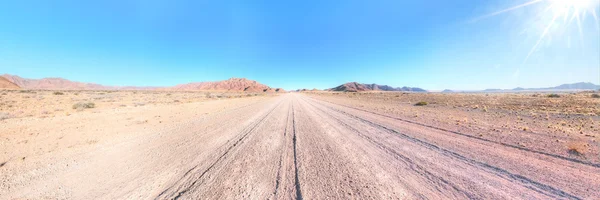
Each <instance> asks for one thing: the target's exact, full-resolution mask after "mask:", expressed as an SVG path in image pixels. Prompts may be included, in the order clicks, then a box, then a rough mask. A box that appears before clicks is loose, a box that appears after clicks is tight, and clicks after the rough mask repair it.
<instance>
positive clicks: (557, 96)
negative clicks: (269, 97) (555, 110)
mask: <svg viewBox="0 0 600 200" xmlns="http://www.w3.org/2000/svg"><path fill="white" fill-rule="evenodd" d="M547 97H549V98H559V97H560V95H558V94H549V95H548V96H547Z"/></svg>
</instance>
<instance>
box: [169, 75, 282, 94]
mask: <svg viewBox="0 0 600 200" xmlns="http://www.w3.org/2000/svg"><path fill="white" fill-rule="evenodd" d="M168 89H173V90H218V91H246V92H284V90H283V89H281V88H271V87H269V86H267V85H263V84H261V83H259V82H257V81H253V80H248V79H245V78H230V79H227V80H224V81H214V82H197V83H188V84H181V85H176V86H174V87H171V88H168Z"/></svg>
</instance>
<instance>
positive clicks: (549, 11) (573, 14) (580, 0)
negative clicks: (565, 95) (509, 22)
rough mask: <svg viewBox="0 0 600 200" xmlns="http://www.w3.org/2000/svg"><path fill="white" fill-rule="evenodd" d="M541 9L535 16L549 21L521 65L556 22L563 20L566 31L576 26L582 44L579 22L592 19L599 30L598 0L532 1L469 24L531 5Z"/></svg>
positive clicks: (488, 15)
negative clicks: (538, 6)
mask: <svg viewBox="0 0 600 200" xmlns="http://www.w3.org/2000/svg"><path fill="white" fill-rule="evenodd" d="M540 4H541V6H542V8H544V9H541V10H540V11H539V13H537V14H536V16H537V17H539V18H542V17H545V18H546V19H550V20H549V21H548V22H547V23H546V25H545V28H544V29H543V31H542V32H541V34H540V36H539V38H538V40H537V42H536V43H535V45H534V46H533V47H532V48H531V50H530V51H529V53H528V54H527V56H526V57H525V60H524V61H523V63H526V62H527V60H528V59H529V57H530V56H531V55H532V54H533V53H534V52H535V51H536V50H537V49H538V46H539V45H540V43H541V42H542V41H543V40H544V38H546V36H548V34H549V32H550V28H551V27H553V26H554V27H556V26H557V25H558V24H557V23H555V22H556V21H557V20H563V21H564V23H562V24H563V26H562V27H561V28H563V29H567V28H570V27H572V26H570V25H571V24H573V23H576V24H577V29H578V32H579V37H580V38H581V41H582V43H583V30H582V29H583V28H582V26H581V22H582V21H583V20H585V19H586V18H587V17H591V18H593V20H595V22H596V29H600V25H598V24H599V23H598V15H597V14H596V9H598V6H599V5H600V0H532V1H528V2H525V3H522V4H519V5H516V6H513V7H510V8H507V9H503V10H500V11H497V12H493V13H490V14H487V15H484V16H481V17H479V18H476V19H474V20H472V21H471V22H476V21H479V20H481V19H484V18H488V17H492V16H495V15H499V14H503V13H506V12H510V11H513V10H517V9H525V8H526V7H529V6H533V5H540Z"/></svg>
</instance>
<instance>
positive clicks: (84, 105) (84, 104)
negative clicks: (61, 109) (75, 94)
mask: <svg viewBox="0 0 600 200" xmlns="http://www.w3.org/2000/svg"><path fill="white" fill-rule="evenodd" d="M94 107H96V104H94V103H93V102H79V103H76V104H73V109H77V110H82V109H88V108H94Z"/></svg>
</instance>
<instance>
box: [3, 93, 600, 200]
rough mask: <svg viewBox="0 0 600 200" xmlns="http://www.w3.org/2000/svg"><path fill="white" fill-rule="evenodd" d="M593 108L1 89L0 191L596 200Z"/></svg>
mask: <svg viewBox="0 0 600 200" xmlns="http://www.w3.org/2000/svg"><path fill="white" fill-rule="evenodd" d="M419 102H422V103H419ZM599 115H600V98H594V97H592V93H586V92H576V93H560V94H558V95H549V94H546V93H514V94H506V93H497V94H466V93H465V94H463V93H451V94H444V93H406V92H356V93H352V92H295V93H272V94H266V93H243V92H239V93H225V92H190V91H188V92H184V91H180V92H174V91H42V90H4V91H0V199H179V198H181V199H598V197H600V190H599V189H598V188H600V143H599V142H598V139H599V137H600V131H599V129H600V118H599V117H598V116H599Z"/></svg>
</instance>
